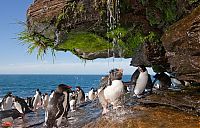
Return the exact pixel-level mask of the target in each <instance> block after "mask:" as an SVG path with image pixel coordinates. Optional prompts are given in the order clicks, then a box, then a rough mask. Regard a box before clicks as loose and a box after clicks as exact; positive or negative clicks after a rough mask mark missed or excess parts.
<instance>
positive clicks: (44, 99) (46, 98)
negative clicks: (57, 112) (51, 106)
mask: <svg viewBox="0 0 200 128" xmlns="http://www.w3.org/2000/svg"><path fill="white" fill-rule="evenodd" d="M48 102H49V95H48V93H45V94H44V97H43V99H42V106H43V108H44V109H46V108H47V105H48Z"/></svg>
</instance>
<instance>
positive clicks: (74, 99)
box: [69, 95, 76, 112]
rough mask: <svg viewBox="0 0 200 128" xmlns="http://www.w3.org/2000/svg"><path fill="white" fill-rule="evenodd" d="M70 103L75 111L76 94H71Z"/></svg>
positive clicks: (71, 108)
mask: <svg viewBox="0 0 200 128" xmlns="http://www.w3.org/2000/svg"><path fill="white" fill-rule="evenodd" d="M69 104H70V110H71V111H72V112H74V111H75V110H76V96H75V95H72V96H71V100H70V102H69Z"/></svg>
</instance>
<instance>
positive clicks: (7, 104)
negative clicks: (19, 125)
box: [1, 92, 13, 111]
mask: <svg viewBox="0 0 200 128" xmlns="http://www.w3.org/2000/svg"><path fill="white" fill-rule="evenodd" d="M12 105H13V96H12V92H8V93H7V94H6V95H5V96H4V97H3V100H2V102H1V109H2V110H3V111H5V110H11V109H12Z"/></svg>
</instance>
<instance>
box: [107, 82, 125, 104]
mask: <svg viewBox="0 0 200 128" xmlns="http://www.w3.org/2000/svg"><path fill="white" fill-rule="evenodd" d="M123 92H124V85H123V83H122V81H121V80H114V81H112V85H111V86H107V87H106V88H105V89H104V96H105V99H106V100H108V101H109V102H115V101H116V100H117V98H119V97H120V96H121V95H122V94H123Z"/></svg>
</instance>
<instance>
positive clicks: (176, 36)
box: [162, 6, 200, 82]
mask: <svg viewBox="0 0 200 128" xmlns="http://www.w3.org/2000/svg"><path fill="white" fill-rule="evenodd" d="M162 41H163V45H164V47H165V50H166V56H167V58H168V62H169V63H170V68H171V71H173V72H176V77H177V78H178V79H180V80H193V81H196V82H200V6H199V7H198V8H196V9H195V10H194V11H193V12H192V13H191V14H190V15H188V16H187V17H185V18H184V19H182V20H180V21H178V22H177V23H175V24H174V25H172V26H171V27H170V28H169V30H168V31H166V33H165V34H164V35H163V37H162Z"/></svg>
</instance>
